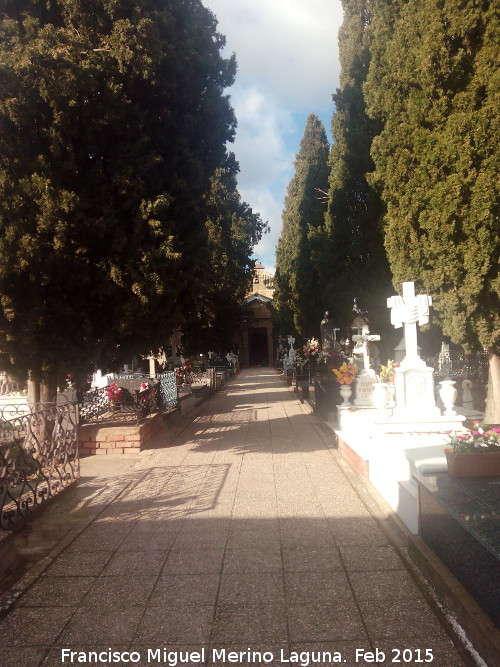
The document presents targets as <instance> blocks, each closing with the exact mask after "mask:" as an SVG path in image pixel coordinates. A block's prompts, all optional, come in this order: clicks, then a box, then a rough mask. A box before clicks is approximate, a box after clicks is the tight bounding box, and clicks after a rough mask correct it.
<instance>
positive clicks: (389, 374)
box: [380, 359, 399, 384]
mask: <svg viewBox="0 0 500 667" xmlns="http://www.w3.org/2000/svg"><path fill="white" fill-rule="evenodd" d="M396 368H399V363H398V362H397V361H393V360H392V359H389V361H388V362H387V366H380V381H381V382H388V383H389V384H394V377H395V375H396Z"/></svg>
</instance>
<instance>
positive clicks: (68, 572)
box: [0, 368, 493, 667]
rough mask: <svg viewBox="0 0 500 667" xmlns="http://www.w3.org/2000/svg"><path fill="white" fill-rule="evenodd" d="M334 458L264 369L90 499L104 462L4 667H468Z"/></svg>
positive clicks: (32, 587) (0, 628) (237, 383)
mask: <svg viewBox="0 0 500 667" xmlns="http://www.w3.org/2000/svg"><path fill="white" fill-rule="evenodd" d="M336 456H337V455H336V452H335V450H334V449H333V447H332V438H331V437H329V436H328V434H327V433H326V432H325V431H324V430H323V429H322V428H321V425H320V422H319V420H318V418H317V417H315V416H314V415H312V414H310V411H309V410H308V408H307V406H306V405H302V404H301V403H300V401H299V399H298V397H297V395H296V394H294V393H293V392H291V391H289V389H288V388H287V387H286V386H285V384H284V383H283V381H282V380H281V378H280V377H279V376H278V375H277V374H276V373H275V371H273V370H272V369H266V368H259V369H250V370H245V371H241V372H240V374H239V375H238V376H237V377H236V378H234V379H233V380H232V381H231V382H229V383H228V384H227V385H225V387H224V388H223V389H222V390H221V391H219V392H218V393H216V394H215V395H214V396H212V397H211V398H210V399H208V400H207V401H206V402H205V403H204V404H203V405H202V407H201V410H200V411H199V413H198V414H195V416H193V417H192V418H191V419H190V420H184V421H183V423H182V429H179V430H178V432H177V434H176V436H175V437H171V436H170V437H168V438H167V437H164V438H162V437H160V436H157V437H156V439H155V441H154V446H152V447H151V448H150V449H149V450H148V451H146V452H143V453H142V454H140V455H139V456H138V457H137V458H136V459H135V460H134V464H133V467H131V465H130V464H127V465H124V466H120V465H119V464H118V463H117V464H116V470H115V471H114V474H113V475H111V476H110V481H109V484H104V485H103V484H99V483H98V482H99V480H98V479H97V481H96V482H95V484H94V486H92V484H91V483H90V480H92V479H93V478H92V474H95V475H96V477H98V475H97V469H98V466H97V464H96V463H95V462H92V463H91V464H89V465H90V468H89V469H88V477H87V478H86V480H87V481H86V482H85V484H86V485H87V486H86V487H85V484H84V488H87V494H88V495H89V498H88V500H86V498H85V493H82V497H81V502H82V503H84V504H85V503H87V502H88V503H89V507H90V506H91V505H92V502H93V503H94V505H92V507H94V509H93V510H92V512H90V511H89V513H88V515H87V517H86V523H83V524H79V526H78V529H74V530H73V532H71V531H70V532H69V533H68V534H66V535H65V537H64V540H63V541H62V542H61V544H60V545H58V546H57V547H56V548H54V549H52V551H51V553H50V556H49V557H47V559H46V561H45V562H43V564H40V565H38V566H37V567H36V568H35V569H34V570H33V572H32V573H31V574H30V573H28V574H27V575H26V578H25V584H24V585H23V586H20V587H18V588H17V589H16V591H17V592H16V594H15V595H14V596H13V598H12V599H16V598H17V599H16V602H15V603H14V605H13V606H12V607H11V608H10V610H9V612H8V613H7V614H6V615H5V617H4V618H3V620H1V621H0V665H1V667H10V666H14V665H15V666H17V665H23V667H24V666H26V667H31V666H32V665H33V667H35V666H36V667H38V666H39V665H43V666H44V667H52V665H61V664H70V663H69V661H66V662H65V663H63V662H62V660H61V655H62V653H61V651H62V649H69V650H71V651H73V652H74V653H75V655H78V652H82V653H81V656H83V657H88V654H89V653H90V652H91V651H109V650H112V651H117V652H118V653H120V652H123V651H135V652H136V653H137V656H138V660H137V662H135V663H134V664H139V665H166V664H169V663H168V660H169V659H168V654H169V652H171V655H172V656H177V659H178V660H179V659H180V656H181V654H184V655H185V656H187V657H186V659H185V660H183V662H182V664H183V665H191V664H193V665H200V664H203V665H214V666H215V665H230V664H240V665H247V664H248V665H250V664H252V665H255V664H258V665H260V664H271V665H281V666H282V667H283V666H284V667H287V666H288V667H294V666H295V665H298V664H301V665H302V664H303V663H305V662H307V661H308V662H309V664H311V665H312V664H314V665H323V664H324V665H331V664H335V663H336V662H337V663H338V662H339V661H341V664H344V665H347V667H350V666H351V665H352V666H354V665H368V664H370V665H371V664H374V663H375V664H383V665H385V666H387V667H388V666H389V665H391V664H396V663H392V662H391V660H392V658H393V657H395V655H397V654H394V653H393V651H402V650H405V649H406V650H407V653H406V654H405V660H404V661H403V659H402V662H401V663H400V664H406V665H422V664H424V663H423V662H420V660H419V656H420V653H419V651H424V652H425V650H428V651H432V652H433V656H434V660H433V661H432V662H428V663H426V664H432V665H436V667H452V666H453V667H466V665H467V664H469V663H468V662H464V661H463V660H462V657H461V656H462V653H461V652H459V650H458V649H457V648H456V647H455V645H454V644H453V643H452V641H451V640H450V638H449V637H448V636H447V634H446V631H445V629H444V627H443V625H442V624H441V621H440V619H439V618H438V616H437V615H436V614H435V612H434V610H433V608H432V607H431V606H429V604H428V602H427V597H426V591H425V590H422V589H421V588H420V587H419V585H417V583H416V582H415V580H414V578H413V576H412V574H411V573H410V572H409V571H408V570H407V568H406V566H405V562H404V560H402V558H401V555H402V553H401V547H400V546H399V545H397V544H394V543H393V542H392V541H391V540H390V539H389V538H388V537H387V535H386V534H385V532H383V531H382V530H381V528H380V526H379V524H378V523H377V521H376V520H374V518H373V517H372V515H371V513H370V511H369V509H368V508H367V506H366V505H365V503H364V501H363V499H362V498H361V497H360V496H358V494H357V493H356V491H355V490H354V488H353V486H352V485H351V484H350V482H349V479H348V477H347V476H346V474H345V473H344V471H343V468H342V466H341V465H339V464H338V463H337V458H336ZM84 469H85V462H84ZM85 474H87V473H85ZM92 493H95V494H97V495H96V496H95V497H93V499H92ZM57 507H58V506H57V500H56V501H55V505H54V506H53V509H52V510H51V512H52V514H53V515H54V516H57ZM61 507H63V506H61ZM65 509H66V508H65ZM58 520H59V521H61V517H59V518H58ZM377 650H378V651H382V652H383V653H384V654H385V657H384V660H379V661H378V662H376V661H375V652H376V651H377ZM238 651H239V652H241V655H240V656H239V657H238V659H237V660H233V659H230V658H229V657H228V655H229V654H231V655H232V653H231V652H238ZM249 652H250V653H249ZM252 652H253V653H252ZM259 653H260V654H262V653H265V654H266V659H265V660H264V661H262V660H261V661H259V660H258V659H257V658H255V655H257V657H258V654H259ZM198 654H199V655H201V654H203V655H202V657H199V655H198ZM252 655H254V657H252ZM377 655H379V656H380V653H379V654H377ZM300 656H302V657H300ZM339 656H340V658H339V659H336V658H338V657H339ZM172 659H173V658H172ZM83 662H86V664H102V663H95V662H94V663H93V662H92V661H90V660H89V659H86V660H83V659H82V660H80V664H81V663H83ZM116 662H117V664H127V662H126V660H125V659H124V660H123V661H122V662H120V661H116ZM73 664H78V663H77V661H76V659H75V661H74V662H73ZM128 664H131V663H128ZM172 667H173V665H172ZM304 667H305V664H304ZM492 667H493V666H492Z"/></svg>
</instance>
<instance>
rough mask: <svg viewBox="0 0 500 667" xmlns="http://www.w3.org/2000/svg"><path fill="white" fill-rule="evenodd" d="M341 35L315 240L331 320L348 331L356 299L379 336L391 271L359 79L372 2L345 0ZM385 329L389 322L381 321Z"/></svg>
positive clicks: (371, 128) (366, 60) (370, 126)
mask: <svg viewBox="0 0 500 667" xmlns="http://www.w3.org/2000/svg"><path fill="white" fill-rule="evenodd" d="M342 4H343V7H344V21H343V24H342V27H341V29H340V32H339V55H340V63H341V75H340V87H339V88H338V89H337V91H336V93H335V95H334V96H333V100H334V102H335V112H334V114H333V117H332V137H333V145H332V149H331V153H330V179H329V187H328V207H327V211H326V216H325V226H324V229H323V230H321V233H320V234H319V236H318V238H317V242H316V243H317V246H318V258H319V262H320V264H321V265H323V267H324V268H323V270H322V273H323V274H324V277H325V281H326V290H327V293H328V303H327V306H328V310H329V313H330V318H331V319H332V320H333V321H334V322H335V323H336V324H337V325H338V326H340V327H342V328H345V329H348V327H349V326H350V323H351V321H352V316H353V303H354V300H355V301H356V308H357V309H358V310H359V311H360V312H361V313H363V314H364V315H365V316H367V317H368V318H369V319H370V321H371V322H372V324H373V327H374V330H375V329H376V330H377V331H378V332H379V333H380V332H382V331H383V330H384V323H386V322H387V317H385V315H386V301H385V300H386V297H387V296H389V295H390V293H391V276H390V272H389V266H388V262H387V257H386V252H385V249H384V239H383V231H382V216H383V213H384V205H383V203H382V200H381V198H380V195H379V194H378V193H377V192H376V191H375V190H374V189H373V187H371V185H370V184H369V183H368V180H367V175H368V174H369V173H370V172H371V171H373V168H374V165H373V161H372V158H371V155H370V148H371V143H372V140H373V137H374V136H375V135H376V133H377V132H378V131H379V130H380V124H379V123H378V122H376V121H374V120H372V119H370V118H368V116H367V114H366V102H365V99H364V95H363V84H364V82H365V79H366V75H367V73H368V67H369V64H370V57H371V56H370V48H369V47H370V39H369V32H368V29H369V26H370V23H371V20H372V5H373V2H372V1H371V0H343V3H342ZM385 329H387V325H386V326H385Z"/></svg>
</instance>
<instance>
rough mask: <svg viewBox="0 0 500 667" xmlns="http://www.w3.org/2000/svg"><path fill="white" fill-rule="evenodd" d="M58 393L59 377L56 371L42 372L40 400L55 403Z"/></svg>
mask: <svg viewBox="0 0 500 667" xmlns="http://www.w3.org/2000/svg"><path fill="white" fill-rule="evenodd" d="M56 395H57V379H56V375H55V373H42V378H41V380H40V402H41V403H54V402H55V400H56Z"/></svg>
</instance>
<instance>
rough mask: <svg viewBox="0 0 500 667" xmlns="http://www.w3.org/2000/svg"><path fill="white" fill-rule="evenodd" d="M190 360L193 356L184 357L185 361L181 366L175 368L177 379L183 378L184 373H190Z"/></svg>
mask: <svg viewBox="0 0 500 667" xmlns="http://www.w3.org/2000/svg"><path fill="white" fill-rule="evenodd" d="M192 361H193V357H189V359H186V361H185V362H184V363H183V364H182V366H179V368H177V369H176V370H175V375H176V377H177V379H178V380H184V375H185V374H186V373H191V371H192V370H193V369H192V367H191V363H192Z"/></svg>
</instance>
